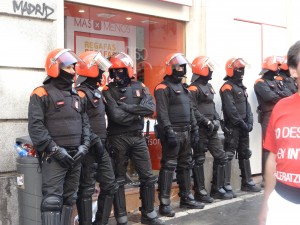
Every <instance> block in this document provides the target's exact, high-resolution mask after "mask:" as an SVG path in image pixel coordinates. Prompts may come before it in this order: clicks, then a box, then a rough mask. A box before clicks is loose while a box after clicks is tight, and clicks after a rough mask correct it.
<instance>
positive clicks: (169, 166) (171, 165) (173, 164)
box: [163, 160, 177, 171]
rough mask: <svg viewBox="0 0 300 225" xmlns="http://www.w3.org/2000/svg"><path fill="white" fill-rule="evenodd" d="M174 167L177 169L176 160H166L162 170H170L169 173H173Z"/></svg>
mask: <svg viewBox="0 0 300 225" xmlns="http://www.w3.org/2000/svg"><path fill="white" fill-rule="evenodd" d="M176 167H177V161H176V160H167V161H166V162H165V164H164V165H163V169H166V170H170V171H174V170H175V169H176Z"/></svg>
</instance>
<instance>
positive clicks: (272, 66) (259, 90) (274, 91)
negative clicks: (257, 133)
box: [254, 56, 292, 187]
mask: <svg viewBox="0 0 300 225" xmlns="http://www.w3.org/2000/svg"><path fill="white" fill-rule="evenodd" d="M278 70H279V60H278V58H277V57H276V56H269V57H267V58H265V59H264V61H263V63H262V70H261V72H260V73H259V75H262V76H261V78H259V79H257V80H256V81H255V84H254V91H255V94H256V98H257V102H258V107H257V112H258V122H259V123H260V125H261V130H262V142H263V141H264V139H265V136H266V131H267V126H268V123H269V119H270V116H271V113H272V110H273V108H274V106H275V104H276V103H277V102H278V101H279V100H280V99H282V98H285V97H287V96H290V95H291V94H292V93H291V91H290V90H288V89H287V88H286V87H285V86H284V85H283V83H282V82H281V81H277V80H276V79H275V77H276V76H277V71H278ZM268 154H269V152H268V151H266V150H265V149H264V148H262V176H263V181H262V184H261V186H262V187H264V176H265V175H264V174H265V163H266V159H267V156H268Z"/></svg>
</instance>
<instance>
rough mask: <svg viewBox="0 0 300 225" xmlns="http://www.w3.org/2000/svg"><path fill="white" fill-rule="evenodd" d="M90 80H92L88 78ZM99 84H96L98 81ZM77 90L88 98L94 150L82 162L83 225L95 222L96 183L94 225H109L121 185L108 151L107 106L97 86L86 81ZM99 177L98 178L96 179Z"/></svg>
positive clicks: (80, 201)
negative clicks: (97, 190) (97, 188)
mask: <svg viewBox="0 0 300 225" xmlns="http://www.w3.org/2000/svg"><path fill="white" fill-rule="evenodd" d="M88 80H89V78H88ZM94 83H95V84H96V81H95V82H94ZM76 89H77V91H78V93H79V94H80V95H82V96H85V97H86V99H87V115H88V117H89V122H90V124H91V128H92V131H93V132H94V133H92V137H91V147H90V149H89V152H88V154H87V155H86V156H85V157H84V159H83V160H82V168H81V176H80V183H79V189H78V199H77V210H78V216H79V224H80V225H90V224H91V222H92V209H91V206H92V195H93V193H94V191H95V182H96V180H97V181H98V182H99V184H100V194H99V197H98V211H97V213H96V220H95V222H94V223H93V224H95V225H98V224H99V225H100V224H101V225H102V224H107V222H108V218H109V215H110V211H111V207H112V202H113V195H114V193H115V192H116V190H117V188H118V186H117V183H116V182H115V175H114V172H113V168H112V164H111V160H110V157H109V155H108V152H107V151H106V149H105V142H106V121H105V105H104V101H103V97H102V94H101V92H100V91H99V90H98V88H97V86H92V85H88V83H87V82H83V83H82V84H81V85H80V86H78V87H77V88H76ZM95 178H96V179H95Z"/></svg>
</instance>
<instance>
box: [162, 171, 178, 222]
mask: <svg viewBox="0 0 300 225" xmlns="http://www.w3.org/2000/svg"><path fill="white" fill-rule="evenodd" d="M172 181H173V171H171V170H166V169H161V170H160V172H159V180H158V191H159V195H158V197H159V201H160V205H159V213H160V214H161V215H162V216H167V217H174V216H175V211H174V210H173V209H172V207H171V206H170V204H171V200H170V193H171V186H172Z"/></svg>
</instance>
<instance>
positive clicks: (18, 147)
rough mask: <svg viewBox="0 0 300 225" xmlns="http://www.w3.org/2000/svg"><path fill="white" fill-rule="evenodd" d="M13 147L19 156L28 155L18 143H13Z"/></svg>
mask: <svg viewBox="0 0 300 225" xmlns="http://www.w3.org/2000/svg"><path fill="white" fill-rule="evenodd" d="M14 148H15V150H16V151H17V153H18V155H19V156H21V157H24V156H27V155H28V152H27V151H26V150H25V149H23V148H22V147H21V146H20V145H18V144H15V145H14Z"/></svg>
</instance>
